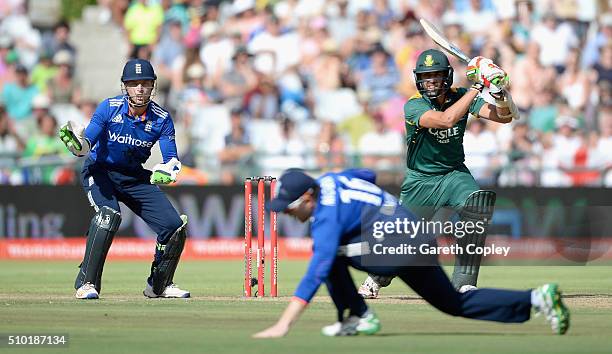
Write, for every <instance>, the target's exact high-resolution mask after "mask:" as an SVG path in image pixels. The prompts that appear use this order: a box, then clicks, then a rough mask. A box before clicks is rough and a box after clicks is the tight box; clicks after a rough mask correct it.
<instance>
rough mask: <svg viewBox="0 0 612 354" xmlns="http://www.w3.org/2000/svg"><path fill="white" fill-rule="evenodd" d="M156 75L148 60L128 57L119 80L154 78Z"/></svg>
mask: <svg viewBox="0 0 612 354" xmlns="http://www.w3.org/2000/svg"><path fill="white" fill-rule="evenodd" d="M156 79H157V75H155V71H154V70H153V66H152V65H151V63H150V62H149V61H148V60H144V59H130V60H129V61H128V62H127V63H125V66H124V67H123V74H122V75H121V81H123V82H126V81H135V80H156Z"/></svg>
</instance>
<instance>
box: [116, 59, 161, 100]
mask: <svg viewBox="0 0 612 354" xmlns="http://www.w3.org/2000/svg"><path fill="white" fill-rule="evenodd" d="M139 80H151V81H153V87H151V88H150V89H151V91H150V93H149V94H146V100H145V101H144V102H142V103H136V101H135V100H134V97H133V96H131V95H130V94H129V92H128V91H127V88H126V84H125V83H126V82H129V81H139ZM156 80H157V75H155V71H154V70H153V65H151V63H150V62H149V61H148V60H144V59H130V60H129V61H128V62H127V63H125V66H124V67H123V74H121V82H122V87H121V91H122V92H123V94H124V95H126V96H127V97H128V102H129V104H130V105H131V106H133V107H144V106H146V105H148V104H149V103H150V102H151V99H152V97H154V96H155V94H156V91H157V84H156Z"/></svg>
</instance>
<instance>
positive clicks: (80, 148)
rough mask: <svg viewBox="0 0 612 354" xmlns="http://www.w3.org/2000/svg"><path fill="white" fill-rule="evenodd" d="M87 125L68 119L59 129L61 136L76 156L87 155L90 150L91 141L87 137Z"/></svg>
mask: <svg viewBox="0 0 612 354" xmlns="http://www.w3.org/2000/svg"><path fill="white" fill-rule="evenodd" d="M84 133H85V126H84V125H82V124H79V123H76V122H73V121H68V123H66V124H64V125H63V126H62V127H61V128H60V130H59V138H60V140H62V142H63V143H64V145H66V147H67V148H68V150H69V151H70V152H71V153H72V154H73V155H75V156H85V155H87V153H88V152H89V149H90V146H89V141H87V139H85V136H84Z"/></svg>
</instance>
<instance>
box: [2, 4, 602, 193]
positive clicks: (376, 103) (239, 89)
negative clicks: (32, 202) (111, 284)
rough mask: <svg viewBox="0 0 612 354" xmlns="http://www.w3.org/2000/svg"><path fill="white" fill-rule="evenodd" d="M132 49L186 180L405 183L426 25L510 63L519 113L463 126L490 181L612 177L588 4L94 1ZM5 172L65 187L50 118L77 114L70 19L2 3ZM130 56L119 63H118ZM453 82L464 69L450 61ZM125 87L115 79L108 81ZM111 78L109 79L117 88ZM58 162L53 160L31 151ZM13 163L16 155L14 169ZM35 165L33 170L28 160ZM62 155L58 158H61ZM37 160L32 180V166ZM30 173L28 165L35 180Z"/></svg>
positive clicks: (475, 161)
mask: <svg viewBox="0 0 612 354" xmlns="http://www.w3.org/2000/svg"><path fill="white" fill-rule="evenodd" d="M97 6H98V8H99V10H100V14H101V16H100V17H101V19H102V21H104V22H106V23H109V24H113V25H114V26H117V27H118V28H121V29H122V31H123V34H124V38H125V41H126V43H128V44H129V56H130V57H139V58H144V59H149V60H151V61H152V63H153V65H154V67H155V70H156V72H157V75H158V80H157V95H156V97H155V100H156V101H157V102H158V103H160V104H162V105H163V106H164V107H166V108H167V109H168V110H169V111H170V112H171V113H172V114H173V118H174V121H175V125H176V127H177V141H178V145H179V152H180V155H181V156H180V157H181V160H182V161H183V163H184V165H186V166H190V167H191V168H189V169H188V171H189V172H188V173H187V176H186V177H184V178H185V179H184V181H186V182H185V183H227V184H229V183H239V182H240V180H241V178H242V177H244V176H250V175H255V174H258V175H278V174H279V172H280V171H281V170H283V169H284V168H286V167H289V166H293V167H303V168H305V169H308V170H311V171H319V172H322V171H328V170H333V169H341V168H347V167H354V166H362V167H369V168H373V169H375V170H377V171H378V172H379V173H380V176H381V177H382V178H383V181H386V182H391V183H396V182H399V181H401V179H402V177H403V174H404V169H405V160H406V157H405V135H404V134H405V131H404V119H403V105H404V103H405V102H406V100H407V99H408V98H409V97H410V96H412V95H413V94H415V93H416V88H415V84H414V79H413V73H412V70H413V68H414V66H415V61H416V58H417V56H418V55H419V53H420V52H421V51H423V50H425V49H428V48H431V47H435V44H434V43H433V42H432V41H431V40H430V39H429V37H427V35H426V34H424V32H423V31H422V29H421V28H420V26H419V24H418V19H419V18H421V17H424V18H426V19H429V20H430V21H431V22H432V23H434V24H435V25H436V26H437V27H438V28H440V29H443V31H444V32H445V34H446V35H447V37H448V38H449V39H450V40H451V41H452V42H454V43H455V44H457V45H458V46H459V47H460V48H463V49H464V50H465V51H466V52H468V53H469V54H470V55H472V56H475V55H482V56H485V57H489V58H491V59H493V61H495V62H496V63H498V64H499V65H500V66H501V67H502V68H503V69H504V70H506V71H507V72H508V73H509V74H510V79H511V88H510V91H511V93H512V96H513V97H514V100H515V102H516V104H517V105H518V107H519V108H520V110H521V116H522V118H521V120H519V121H514V122H513V123H512V124H506V125H501V124H497V123H491V122H487V121H484V120H479V119H473V118H472V119H471V120H470V122H469V124H468V128H467V131H466V134H465V137H464V147H465V153H466V165H467V166H468V167H469V168H470V170H471V171H472V173H473V174H474V175H475V177H476V178H477V180H478V181H479V182H480V183H481V184H483V185H501V186H516V185H520V186H546V187H555V186H559V187H565V186H602V185H604V186H612V172H611V170H610V167H612V97H611V94H612V89H611V87H612V12H611V11H612V10H611V9H610V8H609V6H610V5H609V2H608V1H598V0H582V1H578V0H573V1H572V0H538V1H523V0H514V1H512V0H428V1H425V0H351V1H347V0H284V1H274V0H233V1H232V0H228V1H222V0H216V1H215V0H213V1H209V0H136V1H131V2H130V1H128V0H99V1H98V4H97ZM0 18H2V20H0V21H1V22H0V93H1V96H0V100H1V101H2V106H1V107H0V183H5V184H7V183H9V184H21V183H58V184H60V183H73V182H74V172H73V170H74V168H73V167H71V165H70V164H68V165H67V164H66V161H73V160H71V159H69V154H68V153H67V152H66V150H65V149H64V148H63V146H62V145H61V142H60V141H59V139H57V138H56V131H57V129H58V121H59V122H60V123H61V122H62V121H63V120H64V119H65V117H64V116H61V117H60V116H59V115H60V113H58V112H65V111H66V107H67V106H68V107H71V109H72V110H71V112H72V113H71V114H72V115H71V116H72V117H79V119H82V120H83V121H85V122H86V121H87V120H88V119H89V117H90V116H91V114H92V112H93V110H94V109H95V107H96V105H97V103H98V102H96V101H95V100H92V99H91V98H88V97H84V96H83V95H82V93H81V90H80V83H79V72H80V71H83V70H87V68H81V67H78V66H76V65H75V63H76V58H77V57H78V56H80V55H87V53H80V52H79V51H78V49H77V48H75V46H74V45H73V44H72V43H71V25H70V24H69V23H66V22H59V23H57V24H56V25H55V26H54V27H53V28H52V29H39V28H35V27H33V26H32V25H31V23H30V22H29V20H28V16H27V12H26V9H25V7H24V4H23V1H19V0H15V1H11V2H8V3H6V4H5V5H3V7H2V6H0ZM126 59H127V58H126ZM450 59H451V64H452V65H453V67H454V68H455V78H454V86H468V83H467V81H466V79H465V65H464V64H462V63H460V62H459V61H458V60H457V59H456V58H450ZM117 82H119V78H117ZM117 87H119V83H117ZM49 156H53V157H54V158H56V159H57V158H59V159H60V161H61V163H60V164H59V165H58V162H57V160H52V161H51V162H49V164H48V166H47V165H46V164H45V163H44V162H41V161H44V159H43V158H47V157H49ZM16 162H18V163H16ZM30 166H36V167H37V168H36V169H33V168H31V167H30ZM58 166H59V167H58ZM26 170H27V171H29V172H28V173H25V172H24V171H26ZM32 171H36V172H35V173H33V172H32Z"/></svg>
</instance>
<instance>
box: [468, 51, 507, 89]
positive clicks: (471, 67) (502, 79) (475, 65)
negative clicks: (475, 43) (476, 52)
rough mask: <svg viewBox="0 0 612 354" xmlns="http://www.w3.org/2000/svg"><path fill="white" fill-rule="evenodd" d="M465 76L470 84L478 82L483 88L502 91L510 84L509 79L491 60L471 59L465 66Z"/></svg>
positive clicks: (478, 57) (483, 58)
mask: <svg viewBox="0 0 612 354" xmlns="http://www.w3.org/2000/svg"><path fill="white" fill-rule="evenodd" d="M465 74H466V76H467V78H468V80H470V81H472V82H478V83H481V84H483V85H484V86H485V87H491V84H493V86H495V87H497V88H499V89H504V88H506V87H507V86H508V84H509V83H510V77H509V76H508V74H507V73H506V72H505V71H504V70H503V69H502V68H500V67H499V66H497V65H496V64H495V63H493V61H492V60H491V59H488V58H485V57H481V56H477V57H474V58H472V60H470V62H469V63H468V66H467V71H466V73H465Z"/></svg>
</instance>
